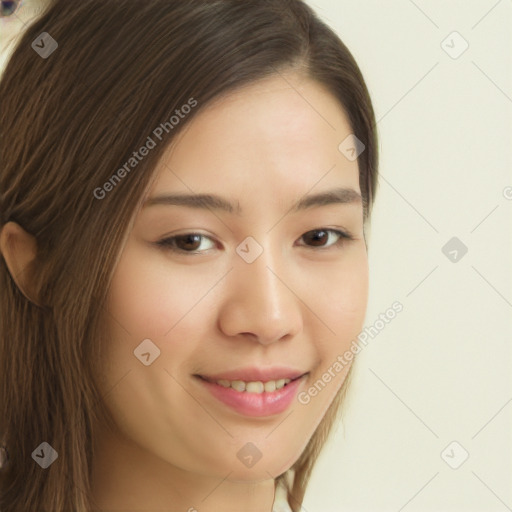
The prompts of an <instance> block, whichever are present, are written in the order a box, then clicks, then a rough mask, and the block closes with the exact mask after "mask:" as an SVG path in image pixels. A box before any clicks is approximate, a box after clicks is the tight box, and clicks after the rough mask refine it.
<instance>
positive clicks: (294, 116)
mask: <svg viewBox="0 0 512 512" xmlns="http://www.w3.org/2000/svg"><path fill="white" fill-rule="evenodd" d="M290 84H291V85H290ZM292 86H293V87H292ZM351 133H352V130H351V127H350V125H349V122H348V120H347V118H346V116H345V114H344V112H343V110H342V108H341V107H340V105H339V104H338V102H337V101H336V100H335V98H334V97H332V96H331V95H330V94H329V93H328V92H327V91H326V90H325V89H323V88H322V87H321V86H320V85H318V84H316V83H315V82H312V81H310V80H309V79H306V78H301V77H299V76H297V75H292V74H289V75H287V77H286V80H284V79H283V77H281V76H278V77H273V78H269V79H265V80H263V81H261V82H258V83H257V84H252V85H251V86H250V87H247V88H245V89H243V90H242V91H239V92H237V93H236V94H231V95H229V96H227V97H225V98H223V99H221V100H218V101H217V102H216V103H214V104H212V105H211V106H209V107H208V109H206V110H204V111H202V112H201V113H199V114H198V115H197V116H196V117H195V118H194V119H193V121H192V122H191V124H189V125H188V126H187V129H186V130H185V131H183V132H182V133H181V134H180V137H179V139H177V141H176V143H175V144H174V145H173V146H170V147H169V148H168V150H167V152H166V154H165V155H164V158H163V159H162V160H161V162H160V164H159V167H158V168H157V169H156V174H155V177H156V179H155V180H154V181H153V182H152V186H151V190H150V193H149V194H148V196H147V197H146V198H145V201H146V202H145V205H144V206H143V207H141V209H140V210H139V211H138V212H137V214H136V217H135V218H134V219H135V220H134V223H133V226H132V228H131V231H130V234H129V237H128V239H127V242H126V245H125V246H124V248H123V251H122V253H121V257H120V260H119V262H118V265H117V267H116V269H115V274H114V277H113V282H112V286H111V289H110V295H109V304H108V310H109V313H110V315H108V319H109V324H108V331H107V332H108V344H107V347H106V350H107V357H106V360H107V362H108V364H107V366H106V368H107V370H106V373H105V375H104V384H103V385H104V388H105V389H104V391H105V393H107V392H108V395H107V398H106V403H107V407H108V409H109V410H110V412H111V413H112V415H113V417H114V419H115V421H116V424H117V426H118V427H119V429H120V431H121V432H122V434H123V436H124V437H125V438H126V439H128V440H129V441H130V442H132V443H135V444H136V445H137V446H138V447H139V448H141V449H142V450H144V452H145V453H147V454H150V455H154V456H155V457H158V458H159V459H163V460H164V461H165V462H167V463H169V464H171V465H172V466H174V467H178V468H181V469H183V470H186V471H190V472H192V473H197V474H209V475H212V476H216V477H219V478H224V477H225V476H226V475H227V474H228V473H229V474H230V479H232V480H257V479H265V478H268V477H269V474H270V475H275V476H277V475H278V474H280V473H282V472H284V471H285V470H287V469H288V468H289V467H290V466H291V465H292V464H293V463H294V462H295V461H296V460H297V458H298V457H299V456H300V454H301V452H302V451H303V449H304V447H305V445H306V443H307V442H308V440H309V439H310V437H311V436H312V434H313V433H314V431H315V428H316V427H317V426H318V424H319V422H320V420H321V419H322V417H323V416H324V414H325V412H326V410H327V408H328V406H329V405H330V404H331V402H332V400H333V399H334V397H335V395H336V393H337V392H338V390H339V389H340V387H341V385H342V383H343V380H344V378H345V376H346V374H347V372H348V369H349V365H350V363H348V364H340V362H339V359H338V356H342V355H343V354H344V353H345V352H346V351H347V350H348V349H349V348H350V346H351V342H352V341H353V340H354V339H355V338H356V337H357V334H358V333H359V332H360V330H361V328H362V325H363V321H364V316H365V312H366V303H367V291H368V261H367V252H366V245H365V241H364V235H363V209H362V203H361V201H360V199H359V197H360V196H359V194H360V188H359V175H358V167H357V161H349V160H348V159H347V158H345V156H344V155H343V154H342V153H341V152H340V151H339V150H338V146H339V145H340V143H341V142H342V141H343V140H344V139H345V138H346V137H347V136H348V135H349V134H351ZM338 189H346V190H345V192H344V193H337V194H334V193H333V194H332V195H331V196H329V197H330V200H327V201H326V200H325V197H324V200H323V201H321V200H320V201H319V200H317V201H315V200H313V199H311V198H312V197H313V196H316V195H317V194H324V193H326V192H331V191H334V190H338ZM350 191H352V192H350ZM113 193H115V192H113ZM187 194H208V195H215V196H220V197H221V198H223V201H225V202H227V203H231V211H230V208H229V207H226V208H222V207H220V204H219V202H217V203H208V208H206V207H204V205H205V203H204V202H203V203H202V204H203V207H201V205H198V204H197V203H196V204H195V206H194V205H192V204H185V203H184V202H183V201H182V202H181V203H182V204H179V203H180V201H172V200H167V201H166V200H155V201H152V199H154V198H157V197H160V196H170V195H187ZM308 198H309V202H304V201H308ZM148 199H149V201H148ZM317 199H318V198H317ZM299 201H303V205H302V206H303V207H302V208H300V207H296V206H295V205H296V204H297V203H298V202H299ZM345 236H350V237H351V239H350V238H346V237H345ZM251 372H252V373H251ZM301 375H303V376H302V377H300V376H301ZM295 377H300V378H298V379H297V380H292V379H294V378H295ZM204 378H206V379H209V380H212V381H213V380H216V379H221V380H223V381H246V382H257V381H259V382H261V384H258V383H256V384H250V385H249V386H246V387H247V388H248V389H246V390H245V391H239V390H236V389H233V388H232V387H229V388H227V387H225V386H226V385H230V384H228V383H227V382H222V383H221V384H217V383H213V382H211V383H208V382H206V381H205V380H204ZM283 378H289V379H290V380H291V381H290V382H289V383H287V384H286V386H284V387H283V388H281V389H280V390H276V391H272V389H273V388H274V387H275V385H276V384H277V386H278V387H279V386H280V385H282V383H283V382H281V383H280V382H277V383H273V382H272V381H275V380H277V381H279V380H281V379H283ZM285 382H286V381H285ZM265 383H266V385H265ZM315 384H316V387H315ZM233 386H234V387H236V386H242V384H241V383H240V382H238V383H234V384H233ZM262 388H263V389H264V392H263V393H261V394H260V393H256V391H261V389H262ZM239 389H241V388H239ZM258 458H259V460H257V459H258ZM254 461H256V462H254Z"/></svg>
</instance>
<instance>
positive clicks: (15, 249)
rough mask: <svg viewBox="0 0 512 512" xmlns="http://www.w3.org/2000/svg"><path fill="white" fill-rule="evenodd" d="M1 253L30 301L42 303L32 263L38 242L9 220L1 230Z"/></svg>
mask: <svg viewBox="0 0 512 512" xmlns="http://www.w3.org/2000/svg"><path fill="white" fill-rule="evenodd" d="M0 253H1V254H2V256H3V257H4V260H5V263H6V264H7V268H8V269H9V272H10V274H11V276H12V278H13V280H14V282H15V283H16V285H17V287H18V288H19V289H20V291H21V293H23V295H24V296H25V297H26V298H27V299H28V300H29V301H30V302H33V303H35V304H37V305H40V304H39V303H38V302H37V301H36V300H34V298H35V295H36V294H35V293H33V292H34V290H33V282H32V270H33V268H32V265H33V263H34V262H35V259H36V256H37V242H36V239H35V237H34V236H33V235H31V234H30V233H27V232H26V231H25V230H24V229H23V228H22V227H21V226H20V225H19V224H16V223H15V222H7V223H6V224H4V226H3V227H2V229H1V230H0Z"/></svg>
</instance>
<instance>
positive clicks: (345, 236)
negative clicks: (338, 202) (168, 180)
mask: <svg viewBox="0 0 512 512" xmlns="http://www.w3.org/2000/svg"><path fill="white" fill-rule="evenodd" d="M322 231H323V232H326V233H334V234H336V235H338V236H339V237H340V239H339V240H338V241H337V242H336V243H334V244H332V245H330V246H328V247H324V246H319V250H328V249H330V248H335V247H336V248H338V247H340V246H343V245H344V244H345V243H346V242H348V241H350V240H355V238H354V237H353V236H352V234H351V233H349V232H348V231H341V230H339V229H332V228H318V229H313V230H311V231H308V232H306V233H304V235H302V236H301V238H302V237H304V236H305V235H308V234H310V233H317V232H322ZM191 235H195V236H200V237H203V238H210V239H211V237H209V236H207V235H203V234H202V233H194V232H190V233H183V234H181V235H175V236H171V237H168V238H164V239H162V240H159V241H158V242H156V245H158V246H159V247H161V248H162V249H165V250H169V251H172V252H175V253H181V254H190V255H199V254H201V253H203V252H207V251H208V250H207V251H198V250H197V249H196V250H194V251H185V250H183V249H178V248H176V247H175V242H176V240H178V239H180V238H184V239H185V238H186V237H187V236H191ZM306 247H310V248H313V249H314V248H315V246H306Z"/></svg>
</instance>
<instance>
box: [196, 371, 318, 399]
mask: <svg viewBox="0 0 512 512" xmlns="http://www.w3.org/2000/svg"><path fill="white" fill-rule="evenodd" d="M307 373H309V372H306V373H303V374H301V375H299V376H297V377H294V378H292V379H290V378H284V377H281V378H279V379H269V380H265V381H263V380H242V379H233V380H229V379H218V378H211V377H205V376H204V375H195V377H199V378H200V379H202V380H204V381H206V382H209V383H210V384H217V385H219V386H222V387H223V388H230V389H234V390H235V391H238V392H240V393H256V394H261V393H272V392H274V391H276V390H279V389H282V388H284V387H286V386H288V385H289V384H290V383H291V382H295V381H296V380H298V379H300V378H302V377H304V375H307Z"/></svg>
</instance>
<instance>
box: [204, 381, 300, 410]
mask: <svg viewBox="0 0 512 512" xmlns="http://www.w3.org/2000/svg"><path fill="white" fill-rule="evenodd" d="M227 375H231V374H230V373H225V374H223V376H222V377H217V376H215V379H216V380H220V379H223V378H226V376H227ZM237 375H240V374H237ZM280 375H282V373H281V374H280ZM297 377H299V375H295V377H294V378H295V380H292V381H291V382H289V383H288V384H286V385H285V386H284V387H283V388H281V389H277V390H275V391H272V392H267V391H264V392H263V393H248V392H246V391H236V390H235V389H232V388H225V387H224V386H221V385H220V384H216V383H215V382H209V381H207V380H205V379H204V378H201V377H198V380H199V382H200V383H202V385H204V386H205V388H206V389H207V390H208V391H209V392H210V393H211V394H212V395H213V396H214V397H215V398H216V399H217V400H219V401H220V402H222V403H224V404H225V405H228V406H229V407H231V408H232V409H234V410H235V411H236V412H238V413H240V414H243V415H245V416H252V417H259V416H271V415H273V414H279V413H281V412H283V411H285V410H286V409H287V408H288V407H289V406H290V404H291V403H292V401H293V399H294V398H295V396H296V395H297V390H298V388H299V387H300V386H301V385H302V383H303V382H304V381H305V380H306V377H307V375H302V376H301V377H300V378H297ZM208 378H210V377H208ZM279 378H288V379H289V378H291V377H284V376H278V377H277V378H256V379H255V378H254V374H252V376H251V377H250V378H247V377H246V378H244V379H240V378H239V377H238V378H237V377H230V378H227V379H226V380H244V381H246V382H247V381H256V380H261V381H262V382H265V381H268V380H278V379H279Z"/></svg>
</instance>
